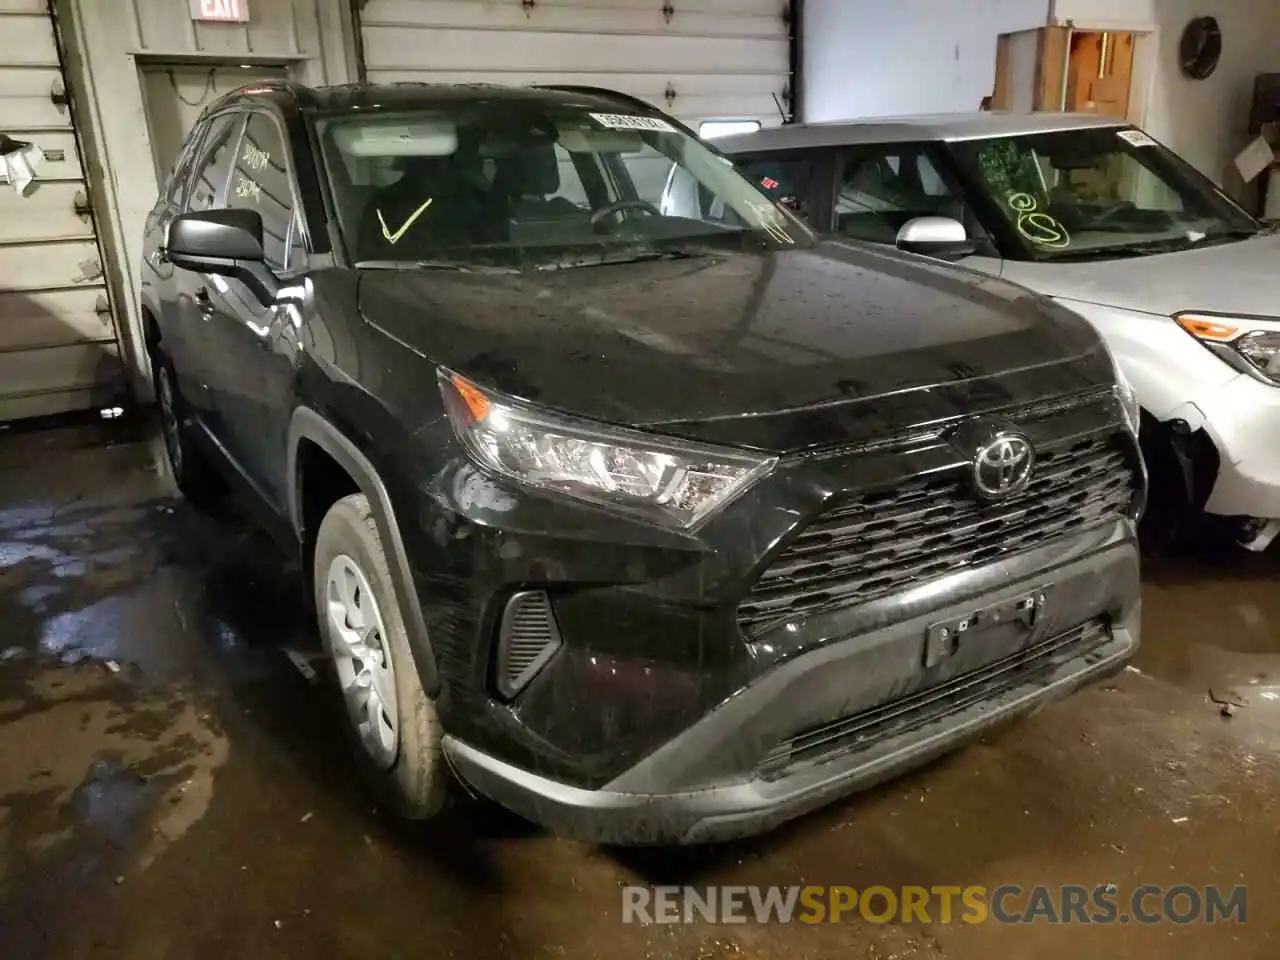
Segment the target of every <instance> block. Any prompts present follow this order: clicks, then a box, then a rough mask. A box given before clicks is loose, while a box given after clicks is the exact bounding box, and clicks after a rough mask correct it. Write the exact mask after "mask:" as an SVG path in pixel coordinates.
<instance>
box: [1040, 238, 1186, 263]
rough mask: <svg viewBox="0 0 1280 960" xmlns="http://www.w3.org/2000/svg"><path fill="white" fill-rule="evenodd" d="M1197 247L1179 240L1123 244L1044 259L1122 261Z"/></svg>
mask: <svg viewBox="0 0 1280 960" xmlns="http://www.w3.org/2000/svg"><path fill="white" fill-rule="evenodd" d="M1196 246H1197V245H1196V244H1195V243H1192V242H1188V241H1187V240H1185V239H1182V238H1179V239H1176V240H1164V241H1159V242H1156V243H1122V244H1117V245H1116V246H1114V247H1091V248H1089V249H1088V250H1073V251H1070V252H1069V253H1059V254H1055V255H1054V256H1051V257H1045V258H1044V259H1045V260H1046V261H1047V262H1050V263H1062V262H1064V261H1072V260H1120V259H1123V258H1125V257H1146V256H1150V255H1151V254H1153V253H1177V252H1178V251H1180V250H1192V249H1194V248H1195V247H1196Z"/></svg>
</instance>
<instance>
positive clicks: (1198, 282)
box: [1004, 233, 1280, 317]
mask: <svg viewBox="0 0 1280 960" xmlns="http://www.w3.org/2000/svg"><path fill="white" fill-rule="evenodd" d="M1004 276H1005V277H1006V278H1007V279H1009V280H1012V281H1013V282H1015V283H1021V284H1025V285H1026V286H1028V287H1030V288H1031V289H1033V290H1036V291H1038V292H1040V293H1044V294H1048V295H1049V296H1053V297H1064V298H1067V299H1070V300H1082V301H1085V302H1087V303H1097V304H1101V305H1103V306H1108V307H1119V308H1120V309H1123V310H1136V311H1139V312H1141V313H1156V314H1161V315H1163V316H1170V315H1172V314H1175V313H1181V312H1183V311H1186V310H1208V311H1212V312H1214V313H1240V314H1246V315H1252V316H1270V317H1274V316H1278V315H1280V234H1274V233H1264V234H1260V235H1258V236H1256V237H1252V238H1250V239H1247V240H1240V241H1237V242H1235V243H1219V244H1215V245H1214V246H1211V247H1204V248H1202V249H1199V250H1180V251H1178V252H1177V253H1157V254H1153V255H1151V256H1149V257H1129V258H1125V259H1121V260H1099V261H1095V262H1093V263H1060V264H1054V263H1022V262H1015V261H1006V262H1005V270H1004Z"/></svg>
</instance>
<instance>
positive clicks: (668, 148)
mask: <svg viewBox="0 0 1280 960" xmlns="http://www.w3.org/2000/svg"><path fill="white" fill-rule="evenodd" d="M317 133H318V136H319V140H320V143H321V147H322V152H323V155H324V162H325V166H326V168H327V173H328V176H329V179H330V182H331V183H332V186H333V193H334V199H335V203H336V206H337V211H338V219H339V222H340V226H341V230H342V233H343V236H344V239H345V241H346V245H347V249H348V252H349V254H350V256H351V259H352V260H353V261H355V262H356V263H363V264H366V265H378V266H397V265H400V266H403V265H405V264H416V265H429V266H432V267H450V266H456V267H463V268H465V267H483V266H496V267H504V268H512V267H516V268H527V267H534V268H548V267H552V268H554V267H568V266H586V265H592V264H598V263H611V262H621V261H627V260H636V259H645V258H653V257H663V256H688V255H697V253H698V252H699V250H700V248H706V247H717V246H721V247H722V246H724V245H729V246H732V247H735V248H739V249H741V248H742V247H743V246H744V245H754V246H761V245H769V246H772V247H779V246H796V245H809V244H810V243H812V238H811V236H810V234H809V233H808V231H807V229H806V228H805V227H804V226H803V225H802V224H800V223H799V222H798V221H797V220H796V219H795V217H794V216H792V215H790V214H788V213H786V212H784V211H783V210H781V209H779V208H778V207H777V206H776V205H775V204H773V203H772V202H771V201H770V200H769V198H768V197H766V196H765V195H764V194H763V193H761V192H760V191H759V190H758V189H757V188H756V187H755V185H754V184H752V183H750V182H749V181H747V180H746V179H744V178H743V177H742V176H740V175H739V174H738V173H737V172H736V171H735V170H734V168H733V166H732V165H731V164H730V163H729V162H728V161H726V160H725V159H723V158H722V157H720V156H719V155H718V154H717V153H715V152H713V151H712V150H710V149H708V148H707V146H706V145H705V144H703V143H702V142H700V141H699V140H698V139H697V138H695V137H692V136H690V135H689V134H687V133H684V132H683V131H681V130H679V129H678V128H677V127H675V126H674V125H673V124H671V123H670V122H669V121H667V120H665V119H663V118H662V117H661V116H656V115H648V114H640V113H625V114H617V113H602V112H599V111H594V110H591V109H589V108H586V107H578V106H573V105H568V104H563V103H548V102H545V101H535V100H524V99H514V98H506V99H492V100H486V99H475V100H467V101H457V102H453V103H447V104H440V105H433V106H431V107H429V108H424V109H416V110H413V111H404V112H395V113H392V112H385V113H383V112H376V113H370V114H364V115H361V114H343V115H341V116H329V117H323V118H321V119H319V120H318V123H317ZM676 174H678V175H679V177H678V178H684V179H688V180H689V181H690V182H692V183H694V184H696V185H697V186H698V187H699V189H700V191H701V194H702V196H703V198H704V199H706V200H707V202H706V203H705V204H702V205H695V206H694V207H692V208H688V209H679V210H674V209H672V208H671V204H670V203H668V202H665V200H664V195H665V194H666V192H667V189H668V184H669V183H670V182H671V181H672V180H673V178H677V177H676V176H675V175H676Z"/></svg>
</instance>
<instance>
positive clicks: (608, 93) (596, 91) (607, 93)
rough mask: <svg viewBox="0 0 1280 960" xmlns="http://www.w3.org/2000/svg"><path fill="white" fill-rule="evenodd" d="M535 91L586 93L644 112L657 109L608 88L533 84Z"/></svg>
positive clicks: (645, 101)
mask: <svg viewBox="0 0 1280 960" xmlns="http://www.w3.org/2000/svg"><path fill="white" fill-rule="evenodd" d="M532 86H533V89H535V90H560V91H563V92H564V93H587V94H591V95H592V96H596V97H608V98H609V99H610V100H618V101H620V102H622V103H627V104H630V105H631V106H633V107H643V108H644V109H645V110H654V109H657V108H656V107H654V105H653V104H652V103H650V102H649V101H648V100H641V99H640V98H639V97H633V96H632V95H631V94H629V93H623V92H622V91H620V90H610V89H609V88H608V87H590V86H585V85H580V84H573V83H535V84H533V85H532Z"/></svg>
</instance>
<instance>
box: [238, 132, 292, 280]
mask: <svg viewBox="0 0 1280 960" xmlns="http://www.w3.org/2000/svg"><path fill="white" fill-rule="evenodd" d="M227 206H228V207H231V208H233V209H246V210H256V211H257V212H258V213H259V214H261V215H262V249H263V253H264V254H265V258H266V261H267V264H268V265H269V266H271V267H273V268H274V269H276V270H278V271H283V270H286V269H288V268H289V267H290V266H291V264H290V260H291V259H293V260H294V261H295V262H300V261H301V260H302V257H303V254H304V253H305V251H304V249H303V246H302V243H301V238H298V239H297V241H296V242H294V237H295V234H297V233H298V231H297V230H296V229H295V220H294V203H293V188H292V185H291V180H290V176H289V153H288V149H287V148H286V146H285V140H284V134H283V132H282V131H281V129H280V125H279V124H278V123H277V122H276V120H275V118H274V117H271V116H268V115H267V114H265V113H252V114H250V115H249V120H248V122H247V124H246V125H245V129H244V136H243V137H241V138H240V147H239V150H238V151H237V153H236V159H235V163H234V164H233V166H232V169H231V185H230V188H229V189H228V191H227ZM291 243H292V248H293V249H294V250H295V251H296V253H295V256H293V257H292V258H291V257H290V250H291Z"/></svg>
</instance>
